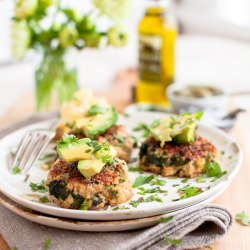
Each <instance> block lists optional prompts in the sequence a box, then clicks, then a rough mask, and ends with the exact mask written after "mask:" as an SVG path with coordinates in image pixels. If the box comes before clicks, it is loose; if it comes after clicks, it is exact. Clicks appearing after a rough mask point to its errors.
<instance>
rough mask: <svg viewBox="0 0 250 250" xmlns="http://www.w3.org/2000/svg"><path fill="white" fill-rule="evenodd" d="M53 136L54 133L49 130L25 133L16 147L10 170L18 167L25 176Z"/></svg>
mask: <svg viewBox="0 0 250 250" xmlns="http://www.w3.org/2000/svg"><path fill="white" fill-rule="evenodd" d="M54 136H55V132H54V131H51V130H31V131H27V132H26V133H25V135H24V137H23V138H22V140H21V141H20V143H19V145H18V147H17V150H16V155H15V158H14V160H13V163H12V165H11V170H12V169H13V168H14V167H18V168H19V169H20V170H21V172H22V173H24V174H27V173H28V171H29V170H30V169H31V167H32V166H33V165H34V164H35V162H36V161H37V160H38V159H39V157H40V156H41V154H42V153H43V152H44V151H45V149H46V147H47V145H48V144H49V142H50V141H51V139H52V138H53V137H54Z"/></svg>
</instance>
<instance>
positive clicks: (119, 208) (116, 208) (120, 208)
mask: <svg viewBox="0 0 250 250" xmlns="http://www.w3.org/2000/svg"><path fill="white" fill-rule="evenodd" d="M128 209H129V207H126V206H122V207H115V208H113V209H112V210H113V211H117V210H128Z"/></svg>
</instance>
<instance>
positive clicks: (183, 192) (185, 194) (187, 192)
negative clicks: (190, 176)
mask: <svg viewBox="0 0 250 250" xmlns="http://www.w3.org/2000/svg"><path fill="white" fill-rule="evenodd" d="M202 192H203V191H202V189H201V188H199V187H189V186H185V187H183V188H179V189H178V193H179V195H180V199H186V198H189V197H193V196H195V195H198V194H200V193H202Z"/></svg>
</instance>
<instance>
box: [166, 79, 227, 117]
mask: <svg viewBox="0 0 250 250" xmlns="http://www.w3.org/2000/svg"><path fill="white" fill-rule="evenodd" d="M185 86H186V85H185V84H181V83H173V84H172V85H170V86H169V87H168V88H167V89H166V95H167V97H168V99H169V101H170V103H171V106H172V109H173V111H175V112H178V113H179V112H183V111H185V110H186V111H190V110H192V111H193V112H195V111H199V110H207V109H210V110H218V109H221V110H228V105H229V96H228V95H227V94H226V93H225V91H224V90H223V89H221V88H218V87H217V86H214V87H215V88H217V89H218V90H220V91H221V92H222V94H221V95H214V96H208V97H199V98H198V97H181V96H178V95H175V94H174V92H175V91H177V90H181V89H183V88H184V87H185ZM204 86H205V85H204Z"/></svg>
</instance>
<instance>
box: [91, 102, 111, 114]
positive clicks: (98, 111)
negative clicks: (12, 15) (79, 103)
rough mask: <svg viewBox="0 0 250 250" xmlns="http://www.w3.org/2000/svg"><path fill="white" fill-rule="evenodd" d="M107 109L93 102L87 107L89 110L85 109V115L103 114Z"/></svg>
mask: <svg viewBox="0 0 250 250" xmlns="http://www.w3.org/2000/svg"><path fill="white" fill-rule="evenodd" d="M107 110H108V108H106V107H102V106H99V105H97V104H95V105H92V106H91V107H90V108H89V110H88V111H87V115H88V116H94V115H98V114H104V113H106V112H107Z"/></svg>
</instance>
